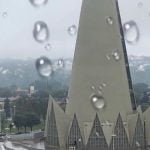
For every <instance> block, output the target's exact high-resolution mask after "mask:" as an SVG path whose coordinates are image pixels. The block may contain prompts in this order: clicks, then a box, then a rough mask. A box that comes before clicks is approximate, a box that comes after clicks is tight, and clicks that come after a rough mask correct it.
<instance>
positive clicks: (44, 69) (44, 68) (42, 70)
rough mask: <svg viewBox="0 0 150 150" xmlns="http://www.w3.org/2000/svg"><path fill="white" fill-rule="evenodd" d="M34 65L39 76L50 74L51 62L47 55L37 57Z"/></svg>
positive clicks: (51, 69) (46, 76)
mask: <svg viewBox="0 0 150 150" xmlns="http://www.w3.org/2000/svg"><path fill="white" fill-rule="evenodd" d="M35 65H36V69H37V72H38V74H39V76H40V77H45V78H48V77H50V76H51V75H52V73H53V68H52V62H51V61H50V60H49V59H48V58H47V57H44V56H43V57H40V58H38V59H37V60H36V64H35Z"/></svg>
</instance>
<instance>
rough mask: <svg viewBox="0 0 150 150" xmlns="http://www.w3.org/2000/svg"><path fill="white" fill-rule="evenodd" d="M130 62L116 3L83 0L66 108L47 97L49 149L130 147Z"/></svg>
mask: <svg viewBox="0 0 150 150" xmlns="http://www.w3.org/2000/svg"><path fill="white" fill-rule="evenodd" d="M128 66H129V65H128V60H127V54H126V48H125V44H124V39H123V32H122V29H121V20H120V16H119V10H118V5H117V3H116V1H115V0H84V1H83V4H82V9H81V16H80V22H79V30H78V37H77V43H76V49H75V55H74V61H73V71H72V77H71V79H72V80H71V85H70V90H69V96H68V97H69V101H68V103H67V106H66V111H65V112H63V111H62V110H61V108H60V107H59V106H57V104H56V102H55V101H54V100H53V98H52V97H51V98H50V100H49V107H48V113H47V122H46V137H47V141H46V149H60V150H73V149H75V150H83V149H84V150H99V149H101V150H107V149H113V150H115V149H118V150H128V149H130V140H131V139H130V138H132V137H134V138H135V137H136V136H137V135H134V133H135V132H134V130H135V128H137V125H136V122H137V119H138V118H137V115H138V114H137V111H136V103H135V99H134V95H133V92H132V84H131V78H130V72H129V68H128ZM52 116H54V117H52ZM51 118H53V120H52V119H51ZM132 118H134V121H133V119H132ZM54 119H55V120H54ZM51 120H52V121H53V122H54V124H53V125H52V122H51ZM50 122H51V123H50ZM133 122H134V127H133ZM139 126H140V127H139ZM128 127H131V128H130V130H129V128H128ZM49 128H51V129H49ZM138 128H141V129H143V124H142V123H141V124H138ZM48 131H53V132H48ZM129 131H131V132H130V134H129ZM142 133H144V132H142ZM143 138H144V135H143V136H142V138H140V140H141V141H140V142H139V143H143V142H142V141H143ZM135 139H138V138H135ZM117 141H119V142H118V143H117ZM133 149H136V145H134V146H133Z"/></svg>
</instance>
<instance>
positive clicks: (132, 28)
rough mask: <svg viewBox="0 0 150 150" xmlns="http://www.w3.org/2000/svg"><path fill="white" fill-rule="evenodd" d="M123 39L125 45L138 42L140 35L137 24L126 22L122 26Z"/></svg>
mask: <svg viewBox="0 0 150 150" xmlns="http://www.w3.org/2000/svg"><path fill="white" fill-rule="evenodd" d="M123 31H124V38H125V40H126V42H127V43H129V44H135V43H136V42H138V41H139V38H140V33H139V28H138V26H137V24H136V23H135V22H134V21H128V22H126V23H124V24H123Z"/></svg>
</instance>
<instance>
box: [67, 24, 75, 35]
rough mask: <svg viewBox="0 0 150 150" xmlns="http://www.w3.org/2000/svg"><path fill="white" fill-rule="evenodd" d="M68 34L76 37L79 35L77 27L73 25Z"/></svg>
mask: <svg viewBox="0 0 150 150" xmlns="http://www.w3.org/2000/svg"><path fill="white" fill-rule="evenodd" d="M68 33H69V34H70V35H71V36H73V35H76V33H77V27H76V25H72V26H70V27H69V28H68Z"/></svg>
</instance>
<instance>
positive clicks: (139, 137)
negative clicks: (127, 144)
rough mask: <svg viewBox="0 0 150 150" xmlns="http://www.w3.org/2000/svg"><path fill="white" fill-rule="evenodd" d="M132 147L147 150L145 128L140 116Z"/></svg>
mask: <svg viewBox="0 0 150 150" xmlns="http://www.w3.org/2000/svg"><path fill="white" fill-rule="evenodd" d="M132 147H133V148H137V149H138V148H140V150H145V142H144V128H143V124H142V120H141V118H140V115H138V119H137V122H136V127H135V131H134V136H133V141H132Z"/></svg>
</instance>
